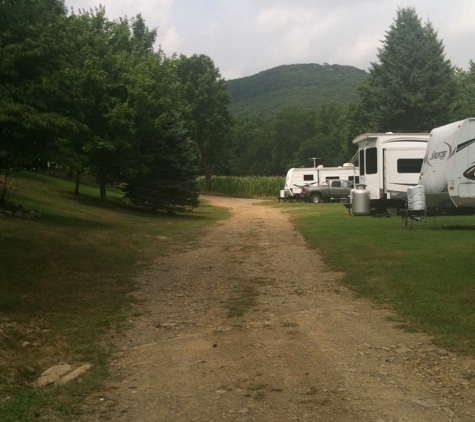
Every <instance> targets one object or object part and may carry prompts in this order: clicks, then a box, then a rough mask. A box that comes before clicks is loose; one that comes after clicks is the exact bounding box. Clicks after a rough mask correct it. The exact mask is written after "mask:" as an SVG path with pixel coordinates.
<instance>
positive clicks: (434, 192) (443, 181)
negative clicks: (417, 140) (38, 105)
mask: <svg viewBox="0 0 475 422" xmlns="http://www.w3.org/2000/svg"><path fill="white" fill-rule="evenodd" d="M459 126H460V122H455V123H451V124H448V125H445V126H442V127H439V128H436V129H434V130H432V132H431V134H430V138H429V143H428V145H427V150H426V154H425V156H424V162H423V164H422V169H421V174H420V177H419V184H421V185H423V186H424V189H425V193H426V203H427V207H428V208H436V207H444V208H446V207H453V206H454V205H455V204H454V203H453V202H452V200H451V199H450V196H449V193H448V179H449V175H450V170H451V168H452V163H453V161H454V158H455V153H456V150H457V147H456V145H457V139H458V138H459V135H460V127H459Z"/></svg>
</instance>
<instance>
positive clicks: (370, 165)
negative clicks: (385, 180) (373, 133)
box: [366, 148, 378, 174]
mask: <svg viewBox="0 0 475 422" xmlns="http://www.w3.org/2000/svg"><path fill="white" fill-rule="evenodd" d="M377 172H378V150H377V148H366V174H376V173H377Z"/></svg>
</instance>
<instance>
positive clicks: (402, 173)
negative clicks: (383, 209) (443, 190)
mask: <svg viewBox="0 0 475 422" xmlns="http://www.w3.org/2000/svg"><path fill="white" fill-rule="evenodd" d="M425 151H426V148H425V143H424V147H420V148H415V147H405V148H403V149H401V148H385V149H383V162H384V177H383V185H384V186H383V190H384V195H385V196H386V199H395V198H401V199H404V198H406V197H407V189H408V188H410V187H412V186H415V185H417V183H418V181H419V174H420V171H421V167H422V161H423V157H424V154H425Z"/></svg>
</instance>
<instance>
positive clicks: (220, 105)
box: [178, 54, 232, 191]
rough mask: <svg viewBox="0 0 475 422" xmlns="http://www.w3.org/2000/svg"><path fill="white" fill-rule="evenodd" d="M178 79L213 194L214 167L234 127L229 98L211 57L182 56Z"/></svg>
mask: <svg viewBox="0 0 475 422" xmlns="http://www.w3.org/2000/svg"><path fill="white" fill-rule="evenodd" d="M178 78H179V79H180V82H181V84H182V89H183V98H184V99H185V101H186V103H187V104H188V106H189V116H190V119H191V124H190V132H191V137H192V139H193V140H194V141H195V142H196V143H197V144H198V146H199V148H200V153H201V161H202V166H203V171H204V175H205V179H206V190H208V191H210V190H211V189H212V186H211V177H212V175H213V167H214V164H215V162H216V159H217V158H218V157H219V156H220V154H221V150H222V149H223V148H225V147H226V140H227V137H228V134H229V131H230V128H231V125H232V118H231V115H230V113H229V112H228V110H227V105H228V103H229V95H228V92H227V91H226V85H225V83H224V80H223V79H222V78H221V75H220V73H219V70H218V69H217V68H216V67H215V65H214V63H213V61H212V60H211V59H210V58H209V57H208V56H205V55H196V54H195V55H193V56H191V57H185V56H181V57H180V59H179V62H178Z"/></svg>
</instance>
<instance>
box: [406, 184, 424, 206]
mask: <svg viewBox="0 0 475 422" xmlns="http://www.w3.org/2000/svg"><path fill="white" fill-rule="evenodd" d="M407 208H408V209H409V210H411V211H423V210H425V209H426V192H425V189H424V186H422V185H416V186H413V187H411V188H408V189H407Z"/></svg>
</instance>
